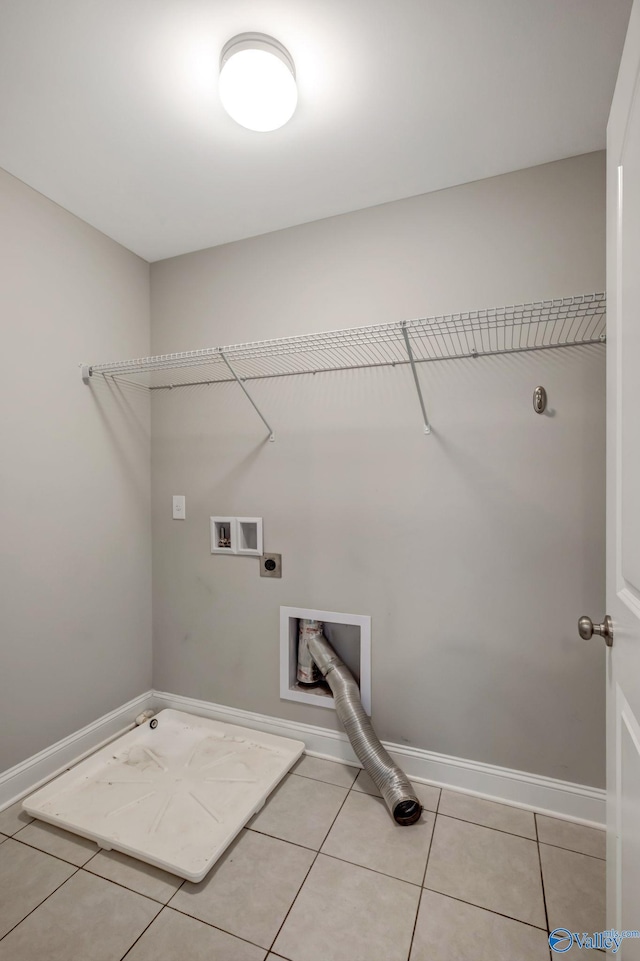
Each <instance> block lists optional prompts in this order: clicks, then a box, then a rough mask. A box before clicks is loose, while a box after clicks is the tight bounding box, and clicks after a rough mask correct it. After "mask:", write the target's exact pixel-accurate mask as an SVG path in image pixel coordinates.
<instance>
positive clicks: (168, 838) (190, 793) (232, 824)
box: [22, 710, 304, 881]
mask: <svg viewBox="0 0 640 961" xmlns="http://www.w3.org/2000/svg"><path fill="white" fill-rule="evenodd" d="M153 722H157V724H156V725H155V726H152V724H153ZM303 751H304V744H303V742H302V741H293V740H290V739H289V738H284V737H276V736H275V735H273V734H264V733H262V732H261V731H253V730H250V729H249V728H244V727H238V726H236V725H235V724H226V723H223V722H221V721H213V720H210V719H209V718H204V717H196V716H194V715H192V714H184V713H183V712H181V711H172V710H165V711H160V713H159V714H156V716H155V717H154V718H152V720H151V723H150V722H149V721H146V722H145V723H144V724H141V725H140V726H139V727H136V728H134V729H133V730H132V731H129V733H128V734H125V735H123V736H122V737H120V738H118V739H117V740H115V741H112V742H111V743H110V744H108V745H106V747H103V748H101V750H99V751H97V752H96V753H95V754H93V755H92V756H91V757H89V758H87V759H86V760H84V761H82V762H81V763H80V764H78V765H77V766H76V767H74V768H72V769H71V770H70V771H66V772H65V773H64V774H62V775H61V776H60V777H58V778H56V779H55V780H54V781H51V782H50V783H49V784H47V785H45V787H43V788H41V789H40V790H39V791H36V793H35V794H32V795H31V797H28V798H26V799H25V800H24V801H23V803H22V807H23V808H24V810H25V811H26V812H27V814H30V815H31V817H34V818H39V819H40V820H42V821H48V822H49V824H55V825H56V826H57V827H60V828H64V830H65V831H72V832H73V833H74V834H80V835H82V837H86V838H89V839H90V840H92V841H95V842H96V843H97V844H98V845H99V847H101V848H105V849H106V850H111V849H113V850H114V851H121V852H122V853H123V854H129V855H131V856H132V857H134V858H138V859H139V860H140V861H146V862H147V863H148V864H153V865H155V866H156V867H158V868H162V869H164V870H165V871H170V872H171V873H172V874H177V875H178V876H179V877H181V878H186V879H187V880H189V881H201V880H202V879H203V878H204V877H205V875H206V874H207V872H208V871H209V870H210V869H211V868H212V867H213V865H214V864H215V862H216V861H217V860H218V858H219V857H220V855H221V854H222V853H223V852H224V851H225V849H226V848H227V847H228V845H229V844H230V843H231V841H233V839H234V838H235V837H236V835H237V834H238V833H239V831H240V830H241V829H242V828H243V827H244V825H245V824H246V823H247V821H248V820H249V818H251V817H252V816H253V815H254V814H255V813H256V811H259V810H260V808H261V807H262V806H263V804H264V802H265V800H266V798H267V797H268V796H269V794H270V793H271V791H273V789H274V788H275V787H276V785H277V784H278V783H279V782H280V781H281V780H282V778H283V777H284V776H285V774H286V773H287V771H289V770H290V769H291V767H292V766H293V765H294V764H295V762H296V761H297V760H298V758H299V757H300V755H301V754H302V752H303Z"/></svg>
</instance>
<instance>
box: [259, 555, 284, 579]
mask: <svg viewBox="0 0 640 961" xmlns="http://www.w3.org/2000/svg"><path fill="white" fill-rule="evenodd" d="M260 577H282V554H263V555H262V557H261V558H260Z"/></svg>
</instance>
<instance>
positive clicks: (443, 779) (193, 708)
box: [152, 691, 606, 827]
mask: <svg viewBox="0 0 640 961" xmlns="http://www.w3.org/2000/svg"><path fill="white" fill-rule="evenodd" d="M152 706H153V707H154V708H155V709H156V710H158V711H159V710H162V708H167V707H170V708H173V709H174V710H178V711H186V712H188V713H192V714H201V715H203V716H204V717H211V718H214V719H215V720H218V721H227V722H228V723H230V724H240V725H242V726H243V727H250V728H253V729H254V730H258V731H268V732H269V733H270V734H279V735H281V736H282V737H292V738H296V739H297V740H301V741H304V743H305V744H306V747H307V754H312V755H315V756H316V757H323V758H327V759H329V760H332V761H347V762H348V763H350V764H355V765H357V766H358V767H361V766H362V765H361V764H360V762H359V761H358V759H357V758H356V756H355V754H354V753H353V749H352V747H351V745H350V743H349V740H348V738H347V736H346V734H342V733H341V732H339V731H331V730H329V729H328V728H324V727H316V726H314V725H311V724H301V723H299V722H297V721H288V720H285V719H284V718H277V717H270V716H268V715H266V714H254V713H253V712H251V711H242V710H239V709H238V708H234V707H225V706H224V705H222V704H212V703H211V702H210V701H198V700H196V699H194V698H191V697H182V696H181V695H178V694H167V693H165V692H162V691H154V692H153V701H152ZM382 743H383V744H384V746H385V748H386V749H387V751H388V752H389V754H390V755H391V757H392V758H393V759H394V761H396V763H397V764H399V765H400V767H401V768H403V770H404V771H405V772H406V773H407V774H408V775H409V777H411V778H412V779H413V780H416V781H424V782H427V783H429V784H435V785H436V786H437V787H449V788H452V789H453V790H454V791H460V792H463V793H465V794H474V795H476V796H478V797H484V798H488V799H490V800H492V801H502V802H504V803H506V804H513V805H515V806H516V807H521V808H525V809H526V810H529V811H538V812H539V813H542V814H549V815H551V816H552V817H560V818H565V819H567V820H571V821H579V822H580V823H582V824H588V825H591V826H593V827H603V826H604V825H605V823H606V793H605V791H604V790H602V789H600V788H594V787H587V786H585V785H583V784H572V783H571V782H569V781H559V780H556V779H555V778H550V777H543V776H542V775H539V774H528V773H526V772H524V771H512V770H510V769H509V768H503V767H496V766H495V765H493V764H483V763H482V762H479V761H467V760H464V759H463V758H458V757H449V756H448V755H446V754H436V753H435V752H434V751H424V750H422V749H420V748H415V747H406V746H405V745H402V744H392V743H390V742H388V741H383V742H382Z"/></svg>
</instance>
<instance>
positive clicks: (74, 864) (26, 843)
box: [12, 835, 100, 871]
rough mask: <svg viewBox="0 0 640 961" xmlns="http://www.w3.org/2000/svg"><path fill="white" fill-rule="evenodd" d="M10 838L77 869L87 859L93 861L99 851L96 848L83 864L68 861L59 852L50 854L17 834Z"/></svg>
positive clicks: (86, 862)
mask: <svg viewBox="0 0 640 961" xmlns="http://www.w3.org/2000/svg"><path fill="white" fill-rule="evenodd" d="M12 840H13V841H17V842H18V843H19V844H23V845H24V846H25V848H30V849H31V850H32V851H39V852H40V854H48V855H49V857H50V858H56V860H57V861H62V863H63V864H69V865H71V867H72V868H78V870H79V871H80V870H82V868H83V867H84V866H85V864H88V863H89V861H93V859H94V857H95V856H96V854H99V853H100V850H98V851H96V852H95V853H94V854H92V855H91V856H90V857H88V858H87V860H86V861H85V862H84V864H76V862H75V861H69V860H68V859H67V858H63V857H62V855H60V854H52V853H51V851H45V850H44V848H39V847H36V845H35V844H30V843H29V842H28V841H23V840H22V838H19V837H18V836H17V835H14V837H13V838H12Z"/></svg>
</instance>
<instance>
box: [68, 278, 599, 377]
mask: <svg viewBox="0 0 640 961" xmlns="http://www.w3.org/2000/svg"><path fill="white" fill-rule="evenodd" d="M605 320H606V296H605V294H603V293H599V294H581V295H579V296H576V297H565V298H563V299H561V300H546V301H540V302H538V303H532V304H521V305H519V306H512V307H496V308H491V309H487V310H476V311H468V312H466V313H459V314H448V315H444V316H439V317H426V318H418V319H415V320H407V321H400V322H396V323H392V324H379V325H373V326H368V327H353V328H347V329H344V330H331V331H326V332H325V333H318V334H304V335H302V336H298V337H281V338H277V339H274V340H262V341H256V342H254V343H248V344H234V345H232V346H228V347H210V348H206V349H203V350H189V351H183V352H182V353H175V354H161V355H159V356H157V357H143V358H138V359H137V360H125V361H116V362H114V363H109V364H95V365H93V366H92V367H89V368H87V367H84V368H83V376H84V378H85V380H86V381H88V375H96V374H100V375H103V376H105V377H106V376H108V377H114V378H116V379H118V380H122V381H124V382H126V383H131V384H135V385H137V386H140V387H145V388H149V389H150V390H166V389H169V388H173V387H184V386H194V385H200V384H216V383H222V382H224V381H230V380H233V379H234V378H235V379H239V380H240V381H249V380H259V379H262V378H268V377H284V376H291V375H297V374H316V373H321V372H327V371H337V370H351V369H355V368H360V367H384V366H395V365H399V364H409V363H411V361H412V360H413V361H414V362H415V363H416V364H419V363H426V362H431V361H439V360H453V359H455V358H463V357H482V356H486V355H490V354H501V353H512V352H518V351H529V350H545V349H549V348H554V347H572V346H575V345H578V344H598V343H602V342H603V341H604V340H605ZM407 338H408V343H407ZM409 344H410V347H409V353H408V349H407V348H408V345H409ZM411 352H412V354H413V357H411ZM236 375H237V376H236Z"/></svg>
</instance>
